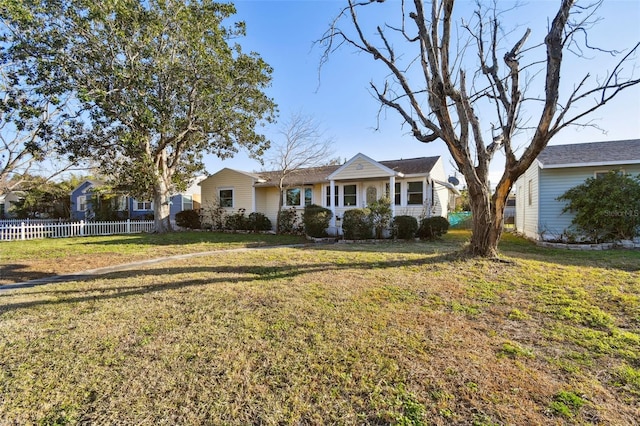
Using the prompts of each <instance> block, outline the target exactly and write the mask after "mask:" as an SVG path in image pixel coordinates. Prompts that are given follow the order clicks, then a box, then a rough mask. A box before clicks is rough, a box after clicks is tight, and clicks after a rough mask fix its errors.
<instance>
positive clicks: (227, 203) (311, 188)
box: [200, 154, 457, 235]
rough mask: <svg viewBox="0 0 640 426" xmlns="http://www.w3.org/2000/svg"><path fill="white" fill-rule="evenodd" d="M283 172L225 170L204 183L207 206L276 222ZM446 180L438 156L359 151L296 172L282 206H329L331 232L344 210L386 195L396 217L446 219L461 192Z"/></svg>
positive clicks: (287, 184)
mask: <svg viewBox="0 0 640 426" xmlns="http://www.w3.org/2000/svg"><path fill="white" fill-rule="evenodd" d="M279 175H280V173H279V172H277V171H271V172H259V173H249V172H245V171H239V170H233V169H229V168H224V169H222V170H220V171H218V172H217V173H215V174H213V175H211V176H209V177H208V178H207V179H205V180H203V181H202V182H201V183H200V186H201V189H202V200H203V206H205V208H206V206H207V205H219V206H220V207H222V208H223V209H225V210H226V211H227V212H229V213H232V212H236V211H238V210H239V209H244V210H245V212H246V213H247V214H249V213H251V212H260V213H263V214H265V215H266V216H267V217H268V218H269V219H270V220H271V223H272V224H274V225H275V223H276V217H277V214H278V205H279V197H280V191H279V189H278V182H277V180H278V176H279ZM446 180H447V178H446V175H445V171H444V166H443V163H442V159H441V158H440V157H421V158H412V159H406V160H392V161H375V160H373V159H371V158H369V157H367V156H366V155H364V154H357V155H355V156H354V157H353V158H351V159H350V160H349V161H347V162H346V163H345V164H343V165H333V166H325V167H316V168H308V169H301V170H298V171H297V172H296V173H295V174H293V175H291V176H290V177H289V178H288V179H287V180H286V182H285V186H286V189H285V191H284V194H283V195H282V197H283V200H282V201H283V203H282V204H283V208H285V209H289V208H295V209H297V210H299V211H300V212H302V211H303V209H304V207H305V206H307V205H310V204H316V205H320V206H323V207H326V208H329V209H330V210H331V211H332V212H333V213H334V216H333V219H332V222H331V226H330V228H329V229H328V232H329V233H330V234H332V235H336V234H338V233H339V232H340V230H339V225H340V219H341V218H342V216H343V214H344V212H345V211H347V210H349V209H353V208H358V207H366V206H367V205H369V204H370V203H372V202H374V201H376V200H378V199H380V198H382V197H384V196H387V197H389V199H390V200H392V203H391V208H392V210H393V215H394V216H396V215H411V216H415V217H416V218H419V217H430V216H443V217H447V213H448V209H449V192H450V191H454V192H457V191H456V190H455V188H454V187H453V186H452V185H451V184H450V183H448V182H447V181H446ZM205 220H206V217H205Z"/></svg>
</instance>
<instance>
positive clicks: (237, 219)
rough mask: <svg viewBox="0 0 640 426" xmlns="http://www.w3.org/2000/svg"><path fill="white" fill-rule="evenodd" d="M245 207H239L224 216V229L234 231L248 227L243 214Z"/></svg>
mask: <svg viewBox="0 0 640 426" xmlns="http://www.w3.org/2000/svg"><path fill="white" fill-rule="evenodd" d="M244 212H245V209H239V210H238V212H237V213H232V214H230V215H228V216H227V217H226V218H225V221H224V229H226V230H229V231H233V232H236V231H238V230H245V229H248V227H247V217H246V216H245V215H244Z"/></svg>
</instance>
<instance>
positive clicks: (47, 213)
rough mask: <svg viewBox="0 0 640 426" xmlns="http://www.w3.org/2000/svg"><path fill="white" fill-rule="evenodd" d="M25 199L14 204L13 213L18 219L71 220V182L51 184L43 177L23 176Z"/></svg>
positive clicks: (21, 188)
mask: <svg viewBox="0 0 640 426" xmlns="http://www.w3.org/2000/svg"><path fill="white" fill-rule="evenodd" d="M18 179H19V180H20V182H21V186H20V190H21V191H22V192H23V193H24V197H23V198H21V199H20V200H18V201H16V202H15V203H13V205H12V208H11V211H12V212H13V214H15V215H16V217H17V218H18V219H27V218H28V219H34V218H64V219H68V218H69V205H70V202H71V200H70V198H69V193H70V191H71V187H70V184H69V182H68V181H67V182H51V181H50V180H48V179H47V178H45V177H42V176H32V175H21V176H19V177H18Z"/></svg>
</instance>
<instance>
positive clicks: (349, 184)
mask: <svg viewBox="0 0 640 426" xmlns="http://www.w3.org/2000/svg"><path fill="white" fill-rule="evenodd" d="M341 186H342V198H340V206H341V207H358V191H359V188H358V184H357V183H348V184H343V185H341ZM347 186H354V187H355V192H354V193H353V194H349V197H351V196H354V197H356V199H355V203H353V204H349V205H347V204H346V203H345V202H344V201H345V197H346V196H347V194H346V192H345V188H346V187H347Z"/></svg>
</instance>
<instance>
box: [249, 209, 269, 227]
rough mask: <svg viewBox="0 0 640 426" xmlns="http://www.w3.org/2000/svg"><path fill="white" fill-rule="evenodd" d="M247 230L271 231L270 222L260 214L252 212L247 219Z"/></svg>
mask: <svg viewBox="0 0 640 426" xmlns="http://www.w3.org/2000/svg"><path fill="white" fill-rule="evenodd" d="M247 229H249V230H250V231H253V232H260V231H271V221H270V220H269V218H268V217H267V216H265V215H264V214H263V213H260V212H253V213H251V214H249V217H248V218H247Z"/></svg>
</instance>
